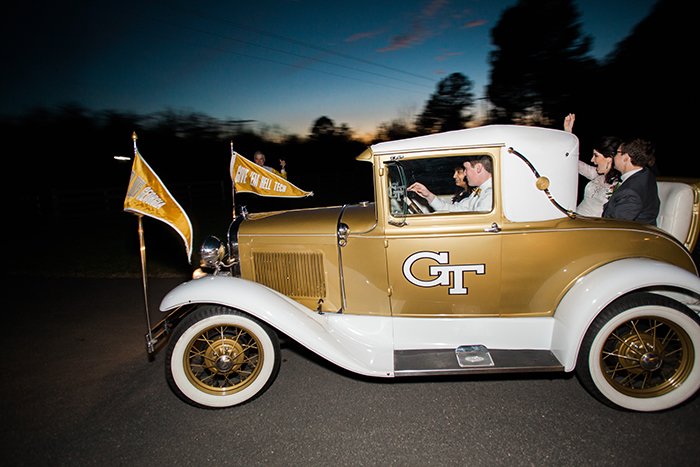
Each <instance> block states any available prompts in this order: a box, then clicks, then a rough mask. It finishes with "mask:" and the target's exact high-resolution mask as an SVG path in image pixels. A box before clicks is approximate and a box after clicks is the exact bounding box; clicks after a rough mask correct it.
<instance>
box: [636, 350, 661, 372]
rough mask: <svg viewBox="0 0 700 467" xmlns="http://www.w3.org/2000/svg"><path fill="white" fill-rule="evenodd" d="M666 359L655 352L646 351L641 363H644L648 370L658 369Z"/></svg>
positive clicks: (643, 366)
mask: <svg viewBox="0 0 700 467" xmlns="http://www.w3.org/2000/svg"><path fill="white" fill-rule="evenodd" d="M663 362H664V361H663V360H662V359H661V357H659V356H658V355H656V354H655V353H653V352H649V353H646V354H644V355H642V358H641V359H640V361H639V363H640V364H641V365H642V368H644V369H645V370H646V371H656V370H658V369H659V368H660V367H661V364H662V363H663Z"/></svg>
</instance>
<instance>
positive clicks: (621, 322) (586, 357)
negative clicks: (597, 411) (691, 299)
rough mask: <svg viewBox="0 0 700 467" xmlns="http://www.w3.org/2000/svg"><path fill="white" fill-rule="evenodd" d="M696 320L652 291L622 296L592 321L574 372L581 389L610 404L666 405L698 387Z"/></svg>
mask: <svg viewBox="0 0 700 467" xmlns="http://www.w3.org/2000/svg"><path fill="white" fill-rule="evenodd" d="M698 352H700V319H698V316H697V314H695V313H693V312H692V311H691V310H690V309H688V308H687V307H685V306H683V305H682V304H680V303H678V302H676V301H674V300H671V299H669V298H667V297H663V296H660V295H655V294H648V293H640V294H633V295H630V296H628V297H624V298H622V299H620V300H618V301H616V302H614V303H612V304H611V305H610V306H608V307H607V308H606V309H605V310H603V312H602V313H601V314H600V315H599V316H598V317H597V318H596V319H595V321H593V324H591V327H590V328H589V329H588V332H587V333H586V336H585V337H584V339H583V342H582V345H581V350H580V352H579V356H578V360H577V363H576V373H577V375H578V377H579V379H580V380H581V382H582V384H583V385H584V387H586V389H587V390H588V391H589V392H591V394H593V395H594V396H595V397H596V398H597V399H599V400H601V401H602V402H604V403H605V404H607V405H610V406H613V407H621V408H624V409H629V410H637V411H641V412H653V411H658V410H664V409H669V408H671V407H675V406H676V405H678V404H681V403H683V402H685V401H686V400H688V399H689V398H691V397H692V396H693V395H694V394H695V393H696V392H697V390H698V388H700V354H699V353H698Z"/></svg>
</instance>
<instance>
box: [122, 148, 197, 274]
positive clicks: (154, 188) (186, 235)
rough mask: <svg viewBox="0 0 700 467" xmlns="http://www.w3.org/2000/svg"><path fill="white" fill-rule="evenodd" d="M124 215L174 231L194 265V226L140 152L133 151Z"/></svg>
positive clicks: (188, 258)
mask: <svg viewBox="0 0 700 467" xmlns="http://www.w3.org/2000/svg"><path fill="white" fill-rule="evenodd" d="M124 211H127V212H132V213H134V214H142V215H144V216H148V217H152V218H154V219H158V220H160V221H162V222H165V223H166V224H168V225H169V226H170V227H172V228H173V229H175V230H176V231H177V233H179V234H180V236H181V237H182V240H184V242H185V249H186V250H187V260H188V261H189V262H190V263H191V262H192V223H190V219H189V218H188V217H187V214H186V213H185V210H184V209H182V207H181V206H180V205H179V204H178V202H177V201H175V198H173V197H172V195H171V194H170V192H169V191H168V189H167V188H165V185H163V182H161V181H160V178H158V175H156V173H155V172H154V171H153V170H152V169H151V167H150V166H149V165H148V164H147V163H146V161H145V160H144V159H143V157H141V154H139V152H138V150H135V151H134V164H133V165H132V166H131V179H130V180H129V189H128V190H127V192H126V198H125V199H124Z"/></svg>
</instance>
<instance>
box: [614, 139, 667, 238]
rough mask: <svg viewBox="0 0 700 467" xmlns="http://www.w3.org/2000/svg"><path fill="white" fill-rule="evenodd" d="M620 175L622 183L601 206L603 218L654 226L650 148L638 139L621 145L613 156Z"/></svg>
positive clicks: (654, 190) (655, 198) (655, 203)
mask: <svg viewBox="0 0 700 467" xmlns="http://www.w3.org/2000/svg"><path fill="white" fill-rule="evenodd" d="M613 162H614V164H615V168H616V169H617V170H619V171H620V173H621V174H622V177H621V179H622V184H621V185H619V186H618V187H617V189H615V190H614V191H613V194H612V196H611V197H610V200H609V201H608V202H607V203H606V204H605V206H604V207H603V217H609V218H613V219H623V220H630V221H637V222H643V223H645V224H651V225H656V217H657V216H658V215H659V205H660V202H659V193H658V189H657V186H656V177H654V174H653V173H651V170H649V166H651V165H653V164H654V146H653V145H652V144H651V143H649V142H647V141H644V140H642V139H634V140H631V141H626V142H624V143H622V144H621V145H620V147H619V149H618V150H617V153H616V154H615V156H614V157H613Z"/></svg>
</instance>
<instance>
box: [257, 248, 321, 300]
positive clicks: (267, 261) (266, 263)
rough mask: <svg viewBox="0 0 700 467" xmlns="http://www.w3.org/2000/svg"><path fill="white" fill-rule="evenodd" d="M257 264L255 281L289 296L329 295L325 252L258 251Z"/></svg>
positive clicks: (316, 296)
mask: <svg viewBox="0 0 700 467" xmlns="http://www.w3.org/2000/svg"><path fill="white" fill-rule="evenodd" d="M253 268H254V273H255V282H258V283H260V284H262V285H265V286H267V287H270V288H271V289H274V290H276V291H278V292H280V293H283V294H284V295H287V296H288V297H294V298H314V299H319V298H325V297H326V281H325V275H324V274H323V254H321V253H313V252H298V253H297V252H272V251H254V252H253Z"/></svg>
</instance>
